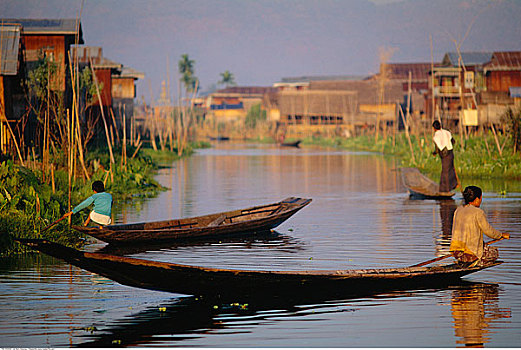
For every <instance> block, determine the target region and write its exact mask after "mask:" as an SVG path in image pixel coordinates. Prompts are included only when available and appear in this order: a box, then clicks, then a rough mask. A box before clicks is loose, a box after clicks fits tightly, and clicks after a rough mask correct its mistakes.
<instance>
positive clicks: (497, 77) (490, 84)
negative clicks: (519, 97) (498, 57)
mask: <svg viewBox="0 0 521 350" xmlns="http://www.w3.org/2000/svg"><path fill="white" fill-rule="evenodd" d="M511 86H521V72H520V71H490V72H489V73H488V74H487V91H504V92H508V89H509V88H510V87H511Z"/></svg>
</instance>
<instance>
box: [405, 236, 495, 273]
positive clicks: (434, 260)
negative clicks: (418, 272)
mask: <svg viewBox="0 0 521 350" xmlns="http://www.w3.org/2000/svg"><path fill="white" fill-rule="evenodd" d="M502 239H503V237H501V238H499V239H495V240H493V241H490V242H488V243H485V245H489V244H492V243H496V242H499V241H501V240H502ZM449 256H452V253H451V254H447V255H443V256H439V257H437V258H434V259H431V260H427V261H424V262H422V263H419V264H416V265H412V266H409V267H420V266H425V265H429V264H432V263H433V262H436V261H440V260H443V259H446V258H448V257H449Z"/></svg>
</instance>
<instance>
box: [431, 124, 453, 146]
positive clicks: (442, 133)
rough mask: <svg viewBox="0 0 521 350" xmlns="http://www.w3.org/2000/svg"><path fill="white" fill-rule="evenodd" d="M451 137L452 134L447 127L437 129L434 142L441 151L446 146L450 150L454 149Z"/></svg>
mask: <svg viewBox="0 0 521 350" xmlns="http://www.w3.org/2000/svg"><path fill="white" fill-rule="evenodd" d="M451 139H452V134H451V133H450V131H448V130H445V129H440V130H436V132H435V133H434V137H433V140H434V143H435V144H436V146H437V147H438V148H439V149H440V151H443V149H444V148H445V147H446V148H447V150H449V151H450V150H451V149H452V142H451Z"/></svg>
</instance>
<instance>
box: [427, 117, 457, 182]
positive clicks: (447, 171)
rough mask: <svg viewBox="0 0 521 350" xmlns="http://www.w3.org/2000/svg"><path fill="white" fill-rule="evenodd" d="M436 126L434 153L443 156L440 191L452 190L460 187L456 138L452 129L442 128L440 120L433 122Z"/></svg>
mask: <svg viewBox="0 0 521 350" xmlns="http://www.w3.org/2000/svg"><path fill="white" fill-rule="evenodd" d="M432 127H433V128H434V137H433V140H434V145H435V150H434V152H432V154H433V155H434V156H435V155H436V154H439V155H440V158H441V177H440V192H450V191H452V190H453V189H455V188H456V187H458V178H457V176H456V170H455V169H454V151H453V148H452V145H453V144H454V139H453V138H452V134H451V133H450V131H448V130H445V129H442V128H441V124H440V122H439V121H438V120H435V121H434V123H432Z"/></svg>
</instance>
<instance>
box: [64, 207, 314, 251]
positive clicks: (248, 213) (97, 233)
mask: <svg viewBox="0 0 521 350" xmlns="http://www.w3.org/2000/svg"><path fill="white" fill-rule="evenodd" d="M310 202H311V199H307V198H298V197H289V198H286V199H284V200H282V201H280V202H277V203H272V204H266V205H261V206H256V207H251V208H246V209H237V210H232V211H227V212H222V213H216V214H209V215H203V216H197V217H191V218H184V219H173V220H165V221H154V222H141V223H133V224H116V225H108V226H104V227H101V228H100V227H94V226H72V228H73V229H75V230H76V231H79V232H82V233H85V234H87V235H90V236H92V237H95V238H97V239H99V240H101V241H104V242H107V243H110V244H136V243H144V242H154V243H158V242H161V241H164V242H166V241H169V242H170V241H180V240H194V239H203V238H205V239H206V238H215V237H221V236H231V235H249V234H251V233H252V232H262V231H269V230H271V229H273V228H275V227H277V226H279V225H280V224H282V223H283V222H284V221H286V220H288V219H289V218H290V217H291V216H292V215H293V214H295V213H296V212H297V211H299V210H300V209H302V208H304V207H305V206H306V205H308V204H309V203H310Z"/></svg>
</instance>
